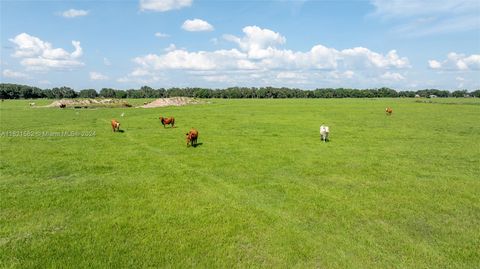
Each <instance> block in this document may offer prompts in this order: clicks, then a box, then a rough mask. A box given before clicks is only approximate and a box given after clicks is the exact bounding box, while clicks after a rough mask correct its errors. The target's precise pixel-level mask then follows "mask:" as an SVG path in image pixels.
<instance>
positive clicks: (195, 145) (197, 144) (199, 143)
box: [193, 142, 203, 148]
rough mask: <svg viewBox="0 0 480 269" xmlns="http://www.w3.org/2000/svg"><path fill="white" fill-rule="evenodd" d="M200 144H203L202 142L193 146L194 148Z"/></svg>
mask: <svg viewBox="0 0 480 269" xmlns="http://www.w3.org/2000/svg"><path fill="white" fill-rule="evenodd" d="M201 145H203V143H202V142H200V143H197V144H195V145H194V146H193V147H194V148H196V147H198V146H201Z"/></svg>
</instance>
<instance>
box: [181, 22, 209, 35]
mask: <svg viewBox="0 0 480 269" xmlns="http://www.w3.org/2000/svg"><path fill="white" fill-rule="evenodd" d="M182 29H183V30H185V31H189V32H202V31H213V26H212V25H211V24H210V23H208V22H206V21H204V20H201V19H193V20H186V21H185V22H184V23H183V25H182Z"/></svg>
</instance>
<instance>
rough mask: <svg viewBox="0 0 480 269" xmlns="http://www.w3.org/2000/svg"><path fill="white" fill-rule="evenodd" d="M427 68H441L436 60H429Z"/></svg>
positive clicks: (440, 64)
mask: <svg viewBox="0 0 480 269" xmlns="http://www.w3.org/2000/svg"><path fill="white" fill-rule="evenodd" d="M428 66H429V67H430V68H432V69H440V68H442V63H440V62H439V61H436V60H429V61H428Z"/></svg>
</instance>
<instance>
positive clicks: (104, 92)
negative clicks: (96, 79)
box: [100, 88, 115, 98]
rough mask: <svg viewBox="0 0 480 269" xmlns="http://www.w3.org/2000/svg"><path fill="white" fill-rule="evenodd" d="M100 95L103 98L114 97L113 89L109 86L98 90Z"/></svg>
mask: <svg viewBox="0 0 480 269" xmlns="http://www.w3.org/2000/svg"><path fill="white" fill-rule="evenodd" d="M100 96H101V97H103V98H114V97H115V90H114V89H111V88H103V89H101V90H100Z"/></svg>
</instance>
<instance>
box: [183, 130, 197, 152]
mask: <svg viewBox="0 0 480 269" xmlns="http://www.w3.org/2000/svg"><path fill="white" fill-rule="evenodd" d="M185 135H186V136H187V147H188V145H189V144H191V145H192V146H193V147H195V146H196V145H197V139H198V131H197V130H196V129H194V128H192V129H190V131H189V132H188V133H186V134H185Z"/></svg>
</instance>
